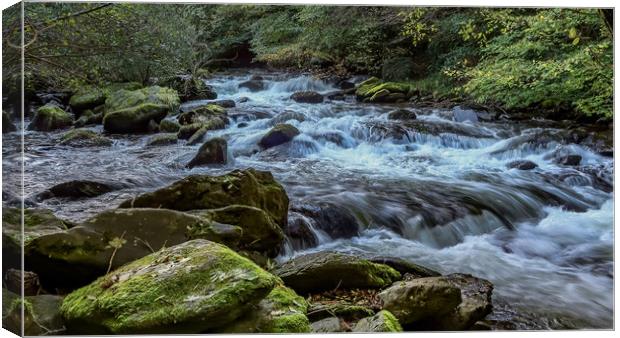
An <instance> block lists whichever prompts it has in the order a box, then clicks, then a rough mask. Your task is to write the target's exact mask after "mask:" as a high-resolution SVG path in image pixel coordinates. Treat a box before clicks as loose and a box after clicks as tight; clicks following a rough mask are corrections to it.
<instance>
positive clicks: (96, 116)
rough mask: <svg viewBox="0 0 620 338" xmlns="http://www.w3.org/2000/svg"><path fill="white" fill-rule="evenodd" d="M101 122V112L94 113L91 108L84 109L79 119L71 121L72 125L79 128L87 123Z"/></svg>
mask: <svg viewBox="0 0 620 338" xmlns="http://www.w3.org/2000/svg"><path fill="white" fill-rule="evenodd" d="M102 122H103V112H99V113H95V112H93V111H92V110H86V111H85V112H84V113H82V116H80V118H79V119H77V120H76V121H75V122H73V126H74V127H76V128H81V127H84V126H88V125H96V124H101V123H102Z"/></svg>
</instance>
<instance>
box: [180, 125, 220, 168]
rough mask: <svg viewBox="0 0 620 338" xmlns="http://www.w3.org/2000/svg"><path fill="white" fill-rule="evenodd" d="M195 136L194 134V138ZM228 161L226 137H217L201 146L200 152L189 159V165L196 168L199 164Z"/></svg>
mask: <svg viewBox="0 0 620 338" xmlns="http://www.w3.org/2000/svg"><path fill="white" fill-rule="evenodd" d="M200 130H203V129H200ZM200 130H199V131H200ZM199 131H197V132H196V133H198V132H199ZM204 132H205V133H206V130H204ZM193 137H194V136H192V138H193ZM226 162H228V144H227V143H226V140H225V139H223V138H221V137H216V138H212V139H210V140H208V141H207V142H205V143H204V144H203V145H202V146H200V149H198V153H197V154H196V156H194V158H193V159H192V160H191V161H189V163H188V164H187V167H188V168H194V167H197V166H205V165H213V164H226Z"/></svg>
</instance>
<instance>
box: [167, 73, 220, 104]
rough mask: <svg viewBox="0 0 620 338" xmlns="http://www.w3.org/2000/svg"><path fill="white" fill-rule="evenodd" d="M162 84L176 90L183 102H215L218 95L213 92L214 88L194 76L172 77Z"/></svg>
mask: <svg viewBox="0 0 620 338" xmlns="http://www.w3.org/2000/svg"><path fill="white" fill-rule="evenodd" d="M162 84H163V85H164V86H166V87H170V88H172V89H174V90H176V91H177V92H178V93H179V98H180V99H181V101H189V100H213V99H215V98H217V93H216V92H215V91H214V90H213V87H211V86H209V85H207V84H206V83H205V82H204V81H203V80H202V79H200V78H198V77H195V76H192V75H176V76H171V77H169V78H167V79H165V80H164V81H163V83H162Z"/></svg>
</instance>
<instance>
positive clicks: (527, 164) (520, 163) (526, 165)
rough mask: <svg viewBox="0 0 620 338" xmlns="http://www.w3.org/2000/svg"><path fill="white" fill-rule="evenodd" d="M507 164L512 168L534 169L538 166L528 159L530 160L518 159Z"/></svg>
mask: <svg viewBox="0 0 620 338" xmlns="http://www.w3.org/2000/svg"><path fill="white" fill-rule="evenodd" d="M506 166H507V167H508V168H510V169H519V170H532V169H534V168H536V167H538V165H537V164H536V163H534V162H532V161H528V160H517V161H512V162H510V163H508V164H506Z"/></svg>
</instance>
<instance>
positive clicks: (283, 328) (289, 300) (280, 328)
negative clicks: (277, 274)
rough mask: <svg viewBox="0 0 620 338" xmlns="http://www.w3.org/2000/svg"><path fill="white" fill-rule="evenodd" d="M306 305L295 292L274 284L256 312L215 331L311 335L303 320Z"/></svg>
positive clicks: (251, 312)
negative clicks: (306, 333)
mask: <svg viewBox="0 0 620 338" xmlns="http://www.w3.org/2000/svg"><path fill="white" fill-rule="evenodd" d="M307 308H308V304H307V303H306V300H305V299H304V298H303V297H300V296H298V295H297V294H296V293H295V291H293V290H291V289H289V288H287V287H285V286H283V285H277V286H276V287H274V288H273V290H271V293H269V295H267V297H265V298H264V299H263V300H261V301H260V302H259V303H258V306H257V307H256V309H253V310H252V311H250V312H248V313H247V314H246V315H245V316H243V317H241V318H239V319H237V320H236V321H235V322H234V323H232V324H230V325H229V326H227V327H224V328H223V329H219V330H217V332H223V333H244V334H247V333H304V332H310V331H311V330H312V328H311V327H310V322H309V321H308V318H307V317H306V311H307Z"/></svg>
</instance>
